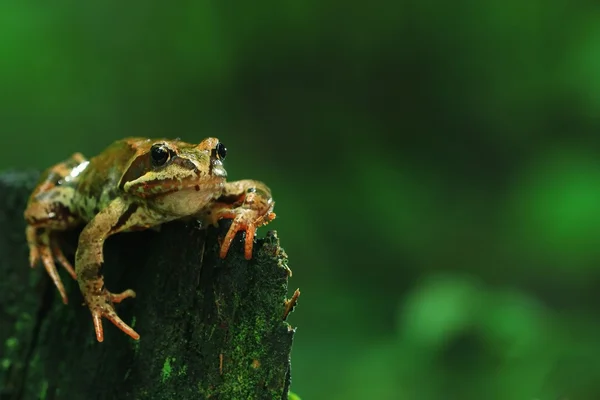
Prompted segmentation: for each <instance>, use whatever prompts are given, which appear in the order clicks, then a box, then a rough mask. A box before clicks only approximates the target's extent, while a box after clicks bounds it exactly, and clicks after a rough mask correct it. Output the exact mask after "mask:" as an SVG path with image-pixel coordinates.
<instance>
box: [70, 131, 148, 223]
mask: <svg viewBox="0 0 600 400" xmlns="http://www.w3.org/2000/svg"><path fill="white" fill-rule="evenodd" d="M144 140H147V139H144V138H128V139H122V140H118V141H116V142H114V143H112V144H111V145H110V146H108V147H107V148H106V149H105V150H104V151H102V152H101V153H100V154H98V155H97V156H95V157H92V158H90V160H89V164H88V165H87V167H86V168H85V170H84V171H83V172H82V173H81V174H80V176H79V177H78V180H77V183H76V188H75V189H76V198H75V200H74V203H75V205H76V207H77V212H78V214H80V215H81V217H82V218H83V219H84V220H86V221H89V220H91V219H92V218H93V217H94V216H95V215H96V214H98V212H100V210H102V209H104V208H105V207H106V206H107V205H108V204H109V203H110V202H111V201H112V200H114V199H115V198H117V197H118V196H121V195H122V191H121V189H120V188H119V181H120V179H121V176H122V175H123V173H124V171H125V170H126V169H127V167H128V166H129V164H130V163H131V159H132V158H133V157H134V155H135V154H136V149H137V147H138V146H136V144H137V143H138V142H140V141H144Z"/></svg>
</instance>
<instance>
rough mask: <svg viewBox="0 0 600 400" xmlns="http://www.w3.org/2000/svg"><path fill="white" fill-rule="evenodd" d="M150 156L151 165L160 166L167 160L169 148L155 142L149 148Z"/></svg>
mask: <svg viewBox="0 0 600 400" xmlns="http://www.w3.org/2000/svg"><path fill="white" fill-rule="evenodd" d="M150 156H151V157H152V165H153V166H155V167H160V166H162V165H165V163H166V162H167V161H168V160H169V150H167V148H166V147H165V146H163V145H161V144H155V145H153V146H152V148H151V149H150Z"/></svg>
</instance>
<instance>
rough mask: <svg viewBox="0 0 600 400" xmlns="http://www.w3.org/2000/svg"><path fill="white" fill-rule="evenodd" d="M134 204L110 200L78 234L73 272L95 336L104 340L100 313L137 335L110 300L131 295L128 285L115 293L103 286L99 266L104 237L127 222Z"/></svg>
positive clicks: (120, 200) (129, 332)
mask: <svg viewBox="0 0 600 400" xmlns="http://www.w3.org/2000/svg"><path fill="white" fill-rule="evenodd" d="M136 209H137V205H136V204H131V203H129V204H127V203H126V202H125V201H124V200H122V199H121V198H118V199H116V200H113V201H112V202H111V203H110V204H109V205H108V207H106V208H105V209H103V210H102V211H100V212H99V213H98V214H97V215H96V216H95V217H94V218H93V219H92V220H91V221H90V222H89V223H88V224H87V225H86V226H85V228H84V229H83V231H82V232H81V234H80V236H79V245H78V246H77V253H76V254H75V272H76V273H77V281H78V282H79V288H80V289H81V293H82V294H83V297H84V299H85V302H86V304H87V306H88V308H89V309H90V312H91V313H92V319H93V322H94V329H95V331H96V338H97V339H98V341H99V342H102V341H103V340H104V331H103V329H102V317H104V318H107V319H108V320H110V321H111V322H112V323H113V324H115V325H116V326H117V327H118V328H119V329H121V330H122V331H123V332H125V333H126V334H128V335H129V336H131V337H132V338H133V339H139V338H140V335H139V334H138V333H137V332H136V331H134V330H133V329H132V328H131V327H130V326H129V325H127V324H126V323H125V322H123V320H122V319H121V318H119V316H118V315H117V313H116V311H115V309H114V307H113V303H119V302H121V301H122V300H124V299H126V298H128V297H135V292H134V291H133V290H131V289H128V290H125V291H124V292H122V293H119V294H115V293H111V292H109V291H108V290H107V289H106V288H105V287H104V277H103V276H102V275H101V274H100V266H101V264H102V263H103V262H104V252H103V245H104V241H105V240H106V239H107V238H108V237H109V236H111V235H113V234H115V233H117V232H120V231H122V230H126V229H127V228H128V227H130V226H131V223H132V222H131V221H132V220H133V218H131V217H132V215H133V214H135V211H136Z"/></svg>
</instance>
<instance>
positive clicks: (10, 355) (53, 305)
mask: <svg viewBox="0 0 600 400" xmlns="http://www.w3.org/2000/svg"><path fill="white" fill-rule="evenodd" d="M36 178H37V173H33V172H32V173H25V172H6V173H4V174H0V224H1V226H2V231H1V233H0V399H1V400H5V399H11V400H13V399H19V400H21V399H27V400H28V399H86V400H87V399H287V396H288V389H289V386H290V380H291V377H290V353H291V348H292V339H293V336H294V329H293V328H292V327H291V326H290V325H289V324H288V323H287V322H285V318H284V315H287V309H288V308H289V307H290V304H286V295H287V289H288V285H287V284H288V278H289V269H288V268H287V256H286V254H285V252H284V251H283V249H281V248H280V247H279V240H278V238H277V235H276V233H275V232H268V233H267V235H266V238H264V239H259V240H258V241H257V243H256V244H255V248H254V256H253V259H252V260H249V261H247V260H245V259H244V257H243V250H242V238H243V236H242V235H243V234H242V233H240V234H238V236H237V237H236V240H235V242H234V244H233V246H232V248H231V250H230V251H229V255H228V257H227V258H226V259H225V260H221V259H220V258H219V257H218V248H219V244H218V237H219V236H220V237H222V236H223V234H224V232H225V230H226V229H227V227H228V225H229V221H223V222H224V223H223V224H222V226H220V227H219V229H216V228H209V229H207V230H201V229H198V227H197V226H195V225H194V224H191V223H190V224H184V223H181V222H174V223H170V224H166V225H164V226H163V227H162V229H161V230H160V232H155V231H145V232H139V233H138V232H136V233H124V234H118V235H115V236H114V237H112V238H110V239H109V240H108V241H107V242H106V244H105V263H104V267H103V273H104V276H105V278H106V285H107V287H108V288H110V289H111V290H112V291H115V292H119V291H121V290H124V289H127V288H131V289H134V290H135V291H136V292H137V298H135V299H128V300H126V301H124V302H123V303H121V304H119V305H117V307H118V308H117V310H118V312H119V314H120V316H121V317H122V318H123V319H124V320H125V321H126V322H128V323H130V324H131V325H132V326H134V327H135V329H136V330H137V332H139V333H140V335H141V339H140V340H139V341H135V340H133V339H130V338H129V337H128V336H126V335H125V334H124V333H122V332H121V331H119V330H118V329H117V328H116V327H114V326H113V325H112V324H111V323H110V322H109V321H107V320H103V324H104V328H105V329H104V330H105V339H104V342H103V343H98V342H97V341H96V339H95V335H94V331H93V324H92V319H91V315H90V313H89V311H88V310H87V308H86V307H85V306H83V305H82V303H83V298H82V296H81V294H80V293H79V289H78V287H77V283H76V282H75V281H73V280H72V279H70V278H69V277H68V275H67V274H66V273H64V271H61V276H62V278H63V281H64V282H65V284H66V287H67V290H68V295H69V304H68V305H63V304H62V302H61V300H60V297H59V295H58V292H57V290H56V288H55V287H54V286H53V285H52V283H51V281H50V279H49V278H48V276H47V274H46V272H45V271H44V269H43V267H41V266H38V267H37V268H36V269H34V270H32V269H31V268H29V265H28V250H27V246H26V243H25V238H24V229H25V224H24V221H23V216H22V214H23V210H24V208H25V203H26V199H27V197H28V195H29V193H30V191H31V190H32V188H33V186H34V184H35V181H36ZM267 228H268V227H267ZM263 229H265V228H263ZM77 234H78V232H73V233H72V234H70V235H68V236H67V237H66V243H65V250H66V252H67V253H68V254H69V253H70V254H71V256H72V254H73V253H74V250H75V245H76V240H77Z"/></svg>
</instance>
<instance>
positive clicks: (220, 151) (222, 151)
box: [216, 142, 227, 160]
mask: <svg viewBox="0 0 600 400" xmlns="http://www.w3.org/2000/svg"><path fill="white" fill-rule="evenodd" d="M216 150H217V157H218V158H219V160H224V159H225V157H227V148H226V147H225V145H224V144H223V143H221V142H219V143H217V147H216Z"/></svg>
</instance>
